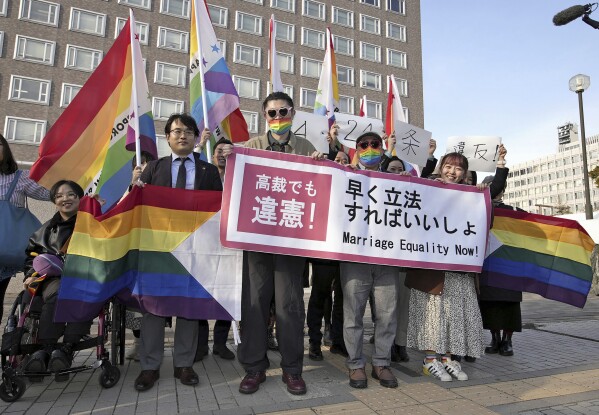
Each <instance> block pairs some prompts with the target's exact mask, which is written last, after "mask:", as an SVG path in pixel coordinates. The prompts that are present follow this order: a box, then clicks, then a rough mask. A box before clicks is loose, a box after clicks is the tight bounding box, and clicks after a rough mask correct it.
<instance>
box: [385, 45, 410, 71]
mask: <svg viewBox="0 0 599 415" xmlns="http://www.w3.org/2000/svg"><path fill="white" fill-rule="evenodd" d="M407 59H408V54H407V53H405V52H400V51H398V50H393V49H389V48H387V65H391V66H397V67H398V68H403V69H406V68H407V67H408V62H407Z"/></svg>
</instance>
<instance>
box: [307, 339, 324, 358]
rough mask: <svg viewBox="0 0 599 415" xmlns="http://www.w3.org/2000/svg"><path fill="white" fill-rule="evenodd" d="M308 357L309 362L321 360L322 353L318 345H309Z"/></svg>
mask: <svg viewBox="0 0 599 415" xmlns="http://www.w3.org/2000/svg"><path fill="white" fill-rule="evenodd" d="M308 357H309V358H310V360H316V361H320V360H322V359H323V357H322V351H321V350H320V345H319V344H314V343H310V347H309V348H308Z"/></svg>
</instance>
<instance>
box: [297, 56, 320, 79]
mask: <svg viewBox="0 0 599 415" xmlns="http://www.w3.org/2000/svg"><path fill="white" fill-rule="evenodd" d="M321 72H322V61H318V60H315V59H308V58H302V63H301V74H302V75H303V76H309V77H310V78H320V73H321Z"/></svg>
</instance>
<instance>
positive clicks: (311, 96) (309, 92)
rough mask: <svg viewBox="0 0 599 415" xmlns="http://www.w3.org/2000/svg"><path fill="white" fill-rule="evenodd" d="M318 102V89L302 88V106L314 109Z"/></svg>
mask: <svg viewBox="0 0 599 415" xmlns="http://www.w3.org/2000/svg"><path fill="white" fill-rule="evenodd" d="M314 102H316V91H315V90H313V89H307V88H300V106H301V107H304V108H312V109H314Z"/></svg>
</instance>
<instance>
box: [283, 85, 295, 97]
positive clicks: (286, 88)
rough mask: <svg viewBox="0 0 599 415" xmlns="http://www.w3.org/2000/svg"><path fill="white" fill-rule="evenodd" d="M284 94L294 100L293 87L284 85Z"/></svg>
mask: <svg viewBox="0 0 599 415" xmlns="http://www.w3.org/2000/svg"><path fill="white" fill-rule="evenodd" d="M283 92H284V93H286V94H287V95H289V96H290V97H291V99H293V86H291V85H285V84H283Z"/></svg>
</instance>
